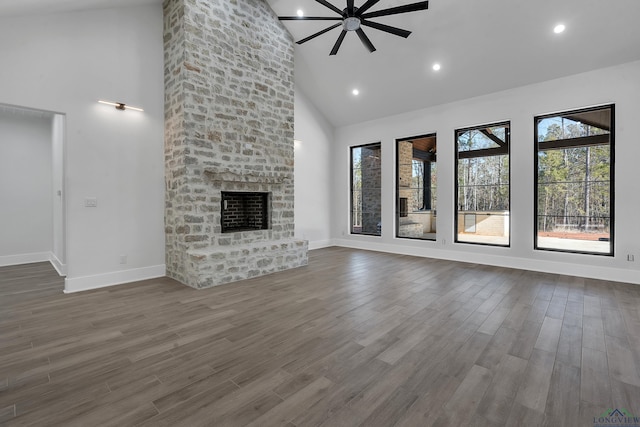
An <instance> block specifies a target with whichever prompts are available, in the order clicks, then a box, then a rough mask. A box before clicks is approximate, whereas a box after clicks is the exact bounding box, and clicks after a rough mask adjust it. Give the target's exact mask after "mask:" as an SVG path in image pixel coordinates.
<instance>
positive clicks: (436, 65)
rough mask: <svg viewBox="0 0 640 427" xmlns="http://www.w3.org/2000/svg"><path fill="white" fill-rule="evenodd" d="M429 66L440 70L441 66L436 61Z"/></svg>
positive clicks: (434, 69)
mask: <svg viewBox="0 0 640 427" xmlns="http://www.w3.org/2000/svg"><path fill="white" fill-rule="evenodd" d="M431 68H433V71H440V68H441V67H440V64H438V63H437V62H436V63H435V64H433V67H431Z"/></svg>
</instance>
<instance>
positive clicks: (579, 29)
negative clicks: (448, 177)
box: [267, 0, 640, 126]
mask: <svg viewBox="0 0 640 427" xmlns="http://www.w3.org/2000/svg"><path fill="white" fill-rule="evenodd" d="M267 1H268V3H269V4H270V5H271V7H272V9H273V10H274V11H275V12H276V14H278V15H279V16H283V15H295V14H296V11H297V10H298V9H302V10H304V12H305V15H306V16H314V15H316V16H337V15H336V14H335V13H334V12H332V11H331V10H329V9H328V8H326V7H324V6H322V5H320V4H318V3H317V2H316V1H314V0H267ZM328 1H329V2H330V3H332V4H333V5H335V6H336V7H338V8H339V9H344V8H345V7H346V0H328ZM415 1H416V0H380V2H379V3H378V4H376V5H375V6H374V7H372V8H371V9H369V11H375V10H380V9H386V8H389V7H394V6H399V5H406V4H410V3H414V2H415ZM364 2H365V0H356V2H355V5H356V6H361V5H362V4H364ZM372 20H374V21H378V22H381V23H385V24H388V25H393V26H396V27H400V28H404V29H407V30H410V31H412V32H413V33H412V34H411V35H410V36H409V38H408V39H403V38H400V37H397V36H394V35H391V34H387V33H383V32H380V31H377V30H375V29H371V28H366V27H364V30H365V32H366V34H367V35H368V36H369V38H370V39H371V41H372V42H373V44H374V45H375V46H376V48H377V51H376V52H374V53H369V52H368V51H367V50H366V49H365V48H364V47H363V46H362V44H361V43H360V40H359V39H358V37H357V36H356V34H354V33H349V34H347V37H346V38H345V41H344V43H343V45H342V47H341V49H340V51H339V53H338V55H336V56H332V57H330V56H329V51H330V50H331V48H332V47H333V44H334V42H335V40H336V38H337V37H338V35H339V33H340V29H339V28H336V29H334V30H332V31H330V32H328V33H326V34H324V35H322V36H319V37H317V38H315V39H313V40H311V41H309V42H307V43H305V44H302V45H296V81H297V83H298V84H299V86H300V87H301V88H302V89H303V91H304V92H305V93H306V94H307V95H308V96H309V98H311V99H312V100H313V102H314V103H315V105H316V106H317V107H318V108H319V109H320V111H322V112H323V114H324V115H325V116H326V117H327V118H328V119H329V120H330V121H331V123H333V124H334V125H336V126H340V125H346V124H351V123H357V122H361V121H365V120H371V119H375V118H379V117H384V116H389V115H393V114H398V113H402V112H406V111H410V110H415V109H418V108H423V107H428V106H433V105H438V104H443V103H446V102H450V101H455V100H461V99H466V98H470V97H473V96H477V95H482V94H487V93H491V92H496V91H500V90H504V89H509V88H513V87H517V86H523V85H527V84H531V83H536V82H540V81H544V80H549V79H553V78H557V77H562V76H566V75H570V74H576V73H580V72H583V71H588V70H593V69H596V68H602V67H606V66H610V65H615V64H620V63H624V62H630V61H634V60H638V59H640V25H638V24H637V22H638V20H640V1H638V0H612V1H601V0H536V1H532V0H530V1H525V0H431V1H429V9H428V10H426V11H419V12H412V13H407V14H402V15H396V16H389V17H381V18H373V19H372ZM560 22H562V23H564V24H565V25H566V31H565V32H564V33H562V34H554V33H553V28H554V26H555V25H556V24H557V23H560ZM332 23H333V22H330V21H328V22H311V21H305V22H300V21H286V22H284V25H285V26H286V27H287V29H289V32H290V33H291V34H292V35H293V36H294V39H295V40H300V39H302V38H304V37H306V36H309V35H311V34H313V33H314V32H316V31H318V30H320V29H322V28H325V27H327V26H329V25H330V24H332ZM436 62H438V63H440V64H441V70H440V71H438V72H434V71H433V70H432V65H433V64H434V63H436ZM639 78H640V76H639ZM356 87H357V88H358V90H359V92H360V94H359V96H357V97H354V96H353V95H352V93H351V91H352V89H353V88H356ZM585 90H588V88H585Z"/></svg>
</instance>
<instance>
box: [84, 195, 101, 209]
mask: <svg viewBox="0 0 640 427" xmlns="http://www.w3.org/2000/svg"><path fill="white" fill-rule="evenodd" d="M84 207H85V208H97V207H98V199H97V198H96V197H85V198H84Z"/></svg>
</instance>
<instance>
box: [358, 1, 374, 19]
mask: <svg viewBox="0 0 640 427" xmlns="http://www.w3.org/2000/svg"><path fill="white" fill-rule="evenodd" d="M379 1H380V0H367V2H366V3H365V4H363V5H362V7H361V8H360V9H358V13H357V14H356V15H357V16H361V15H362V14H363V13H365V12H366V11H367V10H369V8H371V7H372V6H375V4H376V3H378V2H379Z"/></svg>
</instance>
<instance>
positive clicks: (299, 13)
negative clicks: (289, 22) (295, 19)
mask: <svg viewBox="0 0 640 427" xmlns="http://www.w3.org/2000/svg"><path fill="white" fill-rule="evenodd" d="M297 13H298V16H300V17H302V16H304V11H303V10H302V9H298V12H297Z"/></svg>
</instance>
